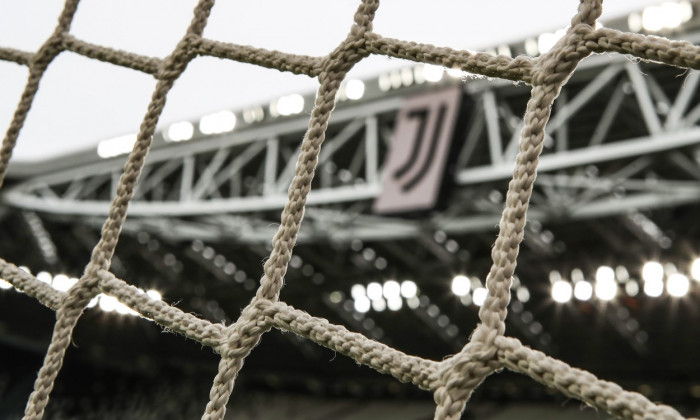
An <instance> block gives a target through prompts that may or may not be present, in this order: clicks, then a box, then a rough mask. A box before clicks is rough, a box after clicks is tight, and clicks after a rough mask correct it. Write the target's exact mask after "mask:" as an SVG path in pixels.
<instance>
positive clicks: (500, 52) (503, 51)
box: [498, 44, 513, 57]
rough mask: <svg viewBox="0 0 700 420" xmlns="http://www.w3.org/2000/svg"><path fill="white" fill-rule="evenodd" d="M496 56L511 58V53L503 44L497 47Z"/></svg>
mask: <svg viewBox="0 0 700 420" xmlns="http://www.w3.org/2000/svg"><path fill="white" fill-rule="evenodd" d="M498 55H505V56H508V57H512V56H513V53H512V52H511V51H510V47H509V46H508V45H506V44H503V45H499V46H498Z"/></svg>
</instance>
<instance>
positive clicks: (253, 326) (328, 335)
mask: <svg viewBox="0 0 700 420" xmlns="http://www.w3.org/2000/svg"><path fill="white" fill-rule="evenodd" d="M78 4H79V0H67V1H66V3H65V6H64V9H63V11H62V12H61V14H60V16H59V19H58V25H57V26H56V29H55V30H54V32H53V34H52V35H51V36H50V37H49V38H48V39H47V40H46V42H45V43H44V44H43V45H42V46H41V47H40V48H39V49H38V51H36V52H34V53H30V52H24V51H18V50H16V49H11V48H0V59H2V60H5V61H11V62H15V63H18V64H21V65H24V66H27V67H28V68H29V77H28V81H27V84H26V87H25V89H24V92H23V93H22V96H21V98H20V101H19V104H18V106H17V108H16V111H15V114H14V118H13V119H12V121H11V123H10V126H9V128H8V130H7V134H6V136H5V138H4V140H3V143H2V149H1V150H0V186H1V185H2V182H3V180H4V178H5V175H6V172H7V168H8V162H9V160H10V157H11V155H12V149H13V147H14V145H15V144H16V142H17V138H18V136H19V133H20V130H21V128H22V126H23V124H24V121H25V119H26V116H27V113H28V112H29V109H30V107H31V105H32V102H33V100H34V97H35V94H36V92H37V90H38V88H39V84H40V82H41V80H42V76H43V75H44V73H45V71H46V69H47V68H48V66H49V65H50V64H51V63H52V61H53V60H54V59H55V58H56V57H57V56H58V55H59V54H60V53H61V52H63V51H71V52H74V53H77V54H80V55H82V56H85V57H89V58H93V59H96V60H100V61H103V62H108V63H112V64H115V65H118V66H122V67H126V68H131V69H134V70H137V71H139V72H143V73H147V74H150V75H152V76H153V77H154V78H155V79H156V80H157V84H156V87H155V90H154V92H153V95H152V99H151V102H150V104H149V105H148V109H147V111H146V114H145V116H144V118H143V121H142V123H141V126H140V129H139V132H138V135H137V140H136V142H135V145H134V148H133V150H132V151H131V153H130V155H129V157H128V159H127V162H126V164H125V167H124V171H123V173H122V174H121V177H120V179H119V183H118V187H117V191H116V194H115V196H114V199H113V201H112V203H111V207H110V211H109V217H108V218H107V220H106V221H105V223H104V225H103V227H102V233H101V238H100V240H99V242H98V243H97V245H96V246H95V247H94V249H93V252H92V256H91V259H90V262H89V263H88V265H87V266H86V268H85V270H84V274H83V275H82V277H81V278H80V279H79V281H78V282H77V283H76V284H75V285H74V286H73V287H72V288H70V289H69V290H68V291H67V292H60V291H57V290H55V289H53V288H51V287H50V286H49V285H47V284H45V283H43V282H41V281H39V280H37V279H36V278H35V277H34V276H32V275H31V274H28V273H26V272H24V271H22V270H20V269H19V268H18V267H17V266H15V265H13V264H12V263H10V262H7V261H5V260H2V259H0V277H2V278H4V279H5V280H7V281H8V282H10V283H11V284H13V285H14V287H16V288H17V289H19V290H21V291H23V292H25V293H26V294H27V295H30V296H32V297H34V298H36V299H37V300H38V301H39V302H41V303H42V304H44V305H46V306H47V307H49V308H51V309H53V310H54V311H56V323H55V326H54V330H53V336H52V340H51V343H50V345H49V347H48V350H47V351H46V355H45V359H44V363H43V366H42V368H41V370H40V371H39V373H38V376H37V378H36V381H35V384H34V390H33V392H32V393H31V395H30V397H29V400H28V402H27V405H26V409H25V414H24V419H27V420H30V419H40V418H41V417H42V416H43V413H44V410H45V408H46V406H47V404H48V401H49V396H50V394H51V390H52V388H53V386H54V382H55V380H56V377H57V375H58V373H59V371H60V370H61V366H62V363H63V359H64V355H65V353H66V349H67V348H68V345H69V344H70V341H71V336H72V333H73V329H74V327H75V325H76V323H77V322H78V320H79V318H80V316H81V314H82V313H83V311H84V309H85V307H86V305H87V304H88V302H89V301H90V300H91V299H92V298H93V297H95V296H96V295H97V294H99V293H105V294H108V295H111V296H114V297H116V298H117V299H119V301H121V302H122V303H124V304H125V305H127V306H129V307H130V308H132V309H133V310H135V311H137V312H138V313H140V314H141V315H142V316H143V317H145V318H148V319H151V320H153V321H155V322H156V323H158V324H159V325H161V326H162V327H164V328H167V329H169V330H172V331H176V332H178V333H180V334H182V335H184V336H186V337H187V338H190V339H192V340H195V341H197V342H199V343H201V344H203V345H206V346H209V347H211V348H213V349H214V350H215V351H216V352H217V353H218V354H219V355H220V363H219V366H218V372H217V374H216V376H215V378H214V381H213V384H212V387H211V390H210V394H209V402H208V404H207V405H206V407H205V408H204V414H203V415H202V419H212V420H214V419H223V417H224V414H225V411H226V405H227V402H228V400H229V397H230V395H231V393H232V391H233V388H234V383H235V380H236V376H237V375H238V372H239V371H240V369H241V367H242V366H243V362H244V360H245V359H246V357H247V356H248V354H250V352H251V351H252V349H253V348H254V347H255V346H256V344H257V343H258V342H259V341H260V338H261V336H262V335H263V334H264V333H265V332H267V331H269V330H270V329H271V328H277V329H279V330H282V331H291V332H294V333H296V334H298V335H300V336H302V337H304V338H307V339H309V340H312V341H314V342H316V343H318V344H320V345H323V346H326V347H328V348H330V349H332V350H334V351H337V352H339V353H341V354H344V355H346V356H348V357H351V358H352V359H354V360H355V361H357V362H358V363H361V364H364V365H367V366H369V367H371V368H373V369H375V370H377V371H379V372H381V373H385V374H389V375H391V376H393V377H394V378H396V379H398V380H399V381H402V382H407V383H412V384H414V385H416V386H418V387H419V388H421V389H424V390H428V391H430V392H432V393H433V395H434V399H435V402H436V404H437V408H436V411H435V418H436V419H458V418H460V417H461V414H462V412H463V411H464V408H465V406H466V403H467V401H468V400H469V398H470V396H471V394H472V392H473V391H474V389H475V388H476V387H478V386H479V384H480V383H481V382H482V381H484V379H485V378H486V377H487V376H489V375H490V374H492V373H494V372H496V371H500V370H501V369H503V368H507V369H510V370H512V371H514V372H518V373H521V374H524V375H527V376H529V377H531V378H532V379H534V380H536V381H537V382H540V383H542V384H544V385H546V386H549V387H553V388H556V389H557V390H559V391H560V392H561V393H563V394H565V395H566V396H568V397H572V398H577V399H579V400H581V401H583V402H584V403H586V404H588V405H590V406H592V407H594V408H596V409H600V410H604V411H606V412H608V413H609V414H611V415H614V416H616V417H619V418H623V419H634V420H641V419H683V418H684V417H683V416H682V415H681V414H680V413H679V412H678V411H676V410H675V409H674V408H672V407H669V406H665V405H660V404H655V403H653V402H651V401H649V400H648V399H647V398H646V397H644V396H643V395H641V394H639V393H635V392H628V391H625V390H623V389H622V388H620V387H619V386H618V385H616V384H614V383H611V382H606V381H603V380H600V379H598V378H596V377H595V376H594V375H593V374H591V373H588V372H586V371H583V370H579V369H576V368H573V367H570V366H569V365H567V364H566V363H564V362H562V361H559V360H556V359H553V358H551V357H549V356H547V355H545V354H544V353H542V352H539V351H536V350H533V349H530V348H528V347H526V346H524V345H523V344H521V343H520V341H518V340H517V339H515V338H512V337H508V336H506V335H505V319H506V314H507V305H508V302H509V300H510V284H511V278H512V276H513V273H514V271H515V267H516V260H517V255H518V250H519V246H520V243H521V241H522V240H523V235H524V226H525V223H526V215H527V209H528V203H529V200H530V195H531V193H532V188H533V183H534V182H535V177H536V171H537V165H538V160H539V155H540V153H541V152H542V147H543V140H544V131H545V125H546V124H547V121H548V119H549V117H550V112H551V106H552V104H553V102H554V100H555V99H556V98H557V96H558V95H559V92H560V90H561V88H562V86H563V85H564V84H565V83H566V81H567V80H568V78H569V77H570V76H571V74H572V73H573V72H574V70H575V68H576V66H577V64H578V63H579V62H580V61H581V60H582V59H583V58H585V57H586V56H588V55H590V54H591V53H603V52H617V53H622V54H630V55H633V56H635V57H638V58H640V59H642V60H650V61H656V62H661V63H665V64H669V65H673V66H678V67H685V68H693V69H700V47H697V46H695V45H693V44H690V43H688V42H683V41H670V40H668V39H665V38H660V37H656V36H650V35H642V34H635V33H625V32H620V31H617V30H614V29H608V28H599V29H595V23H596V19H597V18H598V17H599V16H600V14H601V12H602V0H581V2H580V4H579V7H578V12H577V13H576V14H575V16H574V17H573V19H572V20H571V25H570V27H569V28H568V30H567V32H566V35H565V36H564V37H563V38H561V39H560V40H559V41H558V42H557V44H556V45H555V46H554V47H553V48H552V49H551V50H550V51H549V52H547V53H545V54H543V55H541V56H539V57H536V58H533V57H528V56H518V57H515V58H510V57H507V56H504V55H499V56H494V55H491V54H487V53H472V52H467V51H458V50H454V49H450V48H442V47H435V46H433V45H427V44H419V43H415V42H407V41H401V40H396V39H391V38H386V37H382V36H381V35H379V34H377V33H375V32H373V30H372V20H373V18H374V15H375V12H376V10H377V8H378V7H379V2H378V0H362V2H361V4H360V5H359V7H358V9H357V11H356V13H355V16H354V24H353V25H352V27H351V29H350V32H349V34H348V36H347V38H346V39H345V40H344V41H342V42H341V43H340V45H338V46H337V47H336V48H335V49H334V50H333V51H332V52H331V53H330V54H328V55H326V56H324V57H311V56H303V55H294V54H287V53H284V52H279V51H269V50H265V49H261V48H254V47H250V46H243V45H235V44H231V43H223V42H218V41H213V40H209V39H205V38H203V36H202V33H203V31H204V28H205V26H206V24H207V19H208V17H209V14H210V11H211V9H212V7H213V5H214V0H200V1H199V2H198V4H197V5H196V7H195V9H194V12H193V18H192V21H191V23H190V25H189V27H188V28H187V31H186V32H185V34H184V36H183V37H182V39H181V40H180V41H179V43H178V44H177V45H176V47H175V49H174V50H173V51H172V53H171V54H170V55H168V56H167V57H165V58H163V59H159V58H152V57H146V56H141V55H137V54H133V53H129V52H124V51H120V50H116V49H111V48H106V47H102V46H99V45H94V44H91V43H88V42H85V41H82V40H80V39H77V38H75V37H73V36H72V35H71V34H70V26H71V21H72V19H73V16H74V15H75V12H76V10H77V7H78ZM371 54H380V55H385V56H390V57H397V58H402V59H407V60H412V61H417V62H423V63H430V64H436V65H439V66H444V67H447V68H459V69H461V70H463V71H467V72H471V73H475V74H480V75H484V76H489V77H494V78H503V79H508V80H513V81H518V82H524V83H526V84H529V85H531V87H532V91H531V92H532V93H531V97H530V99H529V102H528V104H527V109H526V113H525V126H524V128H523V130H522V134H521V141H520V148H519V152H518V154H517V157H516V164H515V168H514V171H513V178H512V180H511V181H510V183H509V187H508V192H507V196H506V203H505V209H504V211H503V214H502V218H501V221H500V223H499V234H498V237H497V239H496V242H495V244H494V246H493V249H492V259H493V265H492V267H491V271H490V274H489V276H488V278H487V282H486V284H487V289H488V297H487V298H486V301H485V303H484V304H483V305H482V307H481V309H480V310H479V319H480V323H479V324H478V325H477V326H476V328H475V329H474V331H473V333H472V335H471V338H470V340H469V342H468V343H467V344H466V345H465V346H464V348H463V349H462V350H461V351H460V352H459V353H457V354H455V355H453V356H451V357H449V358H446V359H444V360H442V361H439V362H438V361H432V360H426V359H422V358H420V357H415V356H411V355H407V354H405V353H402V352H401V351H398V350H395V349H393V348H391V347H388V346H386V345H384V344H381V343H379V342H376V341H373V340H371V339H369V338H367V337H365V336H363V335H361V334H358V333H353V332H350V331H348V330H347V329H345V328H344V327H342V326H339V325H333V324H331V323H329V322H328V321H326V320H325V319H322V318H317V317H313V316H311V315H309V314H307V313H305V312H303V311H301V310H298V309H295V308H293V307H291V306H289V305H287V304H285V303H284V302H283V301H280V290H281V288H282V285H283V281H284V277H285V273H286V271H287V266H288V263H289V261H290V259H291V256H292V249H293V247H294V244H295V242H296V238H297V234H298V232H299V228H300V225H301V222H302V218H303V215H304V208H305V203H306V198H307V195H308V193H309V190H310V188H311V181H312V179H313V176H314V171H315V168H316V165H317V163H318V156H319V151H320V147H321V144H322V143H323V140H324V137H325V132H326V128H327V127H328V121H329V119H330V117H331V112H332V111H333V108H334V104H335V97H336V94H337V93H338V89H339V87H340V84H341V82H342V81H343V80H344V78H345V76H346V74H347V73H348V71H349V70H350V69H352V68H353V66H354V65H355V64H357V63H358V62H360V61H361V60H362V59H364V58H365V57H368V56H369V55H371ZM198 56H213V57H218V58H222V59H228V60H235V61H239V62H244V63H250V64H254V65H258V66H262V67H268V68H273V69H277V70H279V71H287V72H292V73H295V74H304V75H307V76H310V77H313V78H317V79H318V82H319V87H318V93H317V96H316V100H315V104H314V109H313V112H312V114H311V118H310V121H309V126H308V130H307V132H306V134H305V136H304V139H303V141H302V146H301V151H300V154H299V156H298V160H297V164H296V171H295V176H294V178H293V180H292V183H291V186H290V187H289V199H288V201H287V203H286V205H285V207H284V210H283V211H282V215H281V224H280V227H279V230H278V231H277V233H276V235H275V236H274V238H273V240H272V244H273V249H272V252H271V254H270V256H269V259H267V260H266V262H265V264H264V274H263V276H262V279H261V281H260V287H259V288H258V290H257V292H256V294H255V296H254V298H253V299H252V301H251V302H250V303H249V304H248V305H247V306H246V307H245V308H244V309H243V311H242V313H241V315H240V317H239V318H238V319H237V320H236V321H235V322H234V323H233V324H231V325H228V326H225V325H222V324H214V323H211V322H208V321H206V320H203V319H200V318H197V317H196V316H194V315H191V314H188V313H184V312H182V311H181V310H179V309H177V308H175V307H172V306H170V305H167V304H165V303H163V302H160V301H154V300H152V299H150V298H148V297H147V296H146V295H144V294H143V293H141V292H140V291H139V290H138V289H137V288H136V287H133V286H131V285H129V284H128V283H127V282H125V281H124V280H122V279H118V278H116V277H115V276H114V275H113V274H112V273H110V271H109V267H110V264H111V259H112V255H113V254H114V250H115V247H116V245H117V242H118V239H119V234H120V232H121V228H122V225H123V223H124V220H125V218H126V213H127V208H128V205H129V202H130V201H131V198H132V196H133V194H134V188H135V186H136V184H137V181H138V178H139V174H140V173H141V170H142V168H143V165H144V162H145V159H146V156H147V154H148V151H149V148H150V146H151V141H152V139H153V135H154V132H155V129H156V124H157V122H158V119H159V117H160V115H161V113H162V111H163V108H164V106H165V103H166V98H167V95H168V92H169V91H170V89H171V88H172V86H173V84H174V83H175V81H176V80H177V79H178V77H179V76H180V75H181V74H182V73H183V72H184V71H185V69H186V67H187V65H188V64H189V63H190V62H191V61H192V60H193V59H195V58H196V57H198Z"/></svg>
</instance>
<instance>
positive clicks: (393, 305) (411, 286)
mask: <svg viewBox="0 0 700 420" xmlns="http://www.w3.org/2000/svg"><path fill="white" fill-rule="evenodd" d="M350 295H351V296H352V299H353V302H354V308H355V311H357V312H359V313H366V312H369V310H370V309H373V310H374V311H376V312H382V311H384V310H385V309H389V310H390V311H398V310H400V309H401V308H402V307H403V303H404V299H405V300H406V305H407V306H408V307H409V308H411V309H415V308H417V307H418V306H419V305H420V301H419V300H418V287H417V286H416V283H414V282H413V281H411V280H405V281H403V282H401V283H399V282H397V281H396V280H388V281H386V282H384V284H381V283H378V282H371V283H369V284H368V285H367V286H365V285H363V284H355V285H353V286H352V287H351V288H350Z"/></svg>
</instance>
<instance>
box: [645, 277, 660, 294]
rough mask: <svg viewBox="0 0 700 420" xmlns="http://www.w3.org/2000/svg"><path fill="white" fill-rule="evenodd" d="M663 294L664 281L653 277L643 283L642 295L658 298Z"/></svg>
mask: <svg viewBox="0 0 700 420" xmlns="http://www.w3.org/2000/svg"><path fill="white" fill-rule="evenodd" d="M663 292H664V281H663V280H662V279H661V278H657V277H653V278H650V279H649V280H645V281H644V294H645V295H647V296H649V297H659V296H661V294H662V293H663Z"/></svg>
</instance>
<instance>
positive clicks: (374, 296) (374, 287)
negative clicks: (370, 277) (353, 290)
mask: <svg viewBox="0 0 700 420" xmlns="http://www.w3.org/2000/svg"><path fill="white" fill-rule="evenodd" d="M382 295H383V288H382V285H381V284H379V283H377V282H372V283H370V284H368V285H367V297H368V298H370V299H371V300H379V299H381V298H382Z"/></svg>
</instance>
